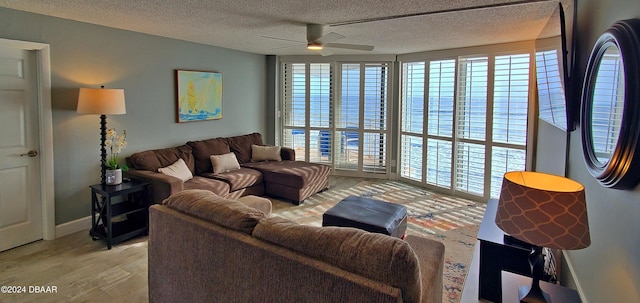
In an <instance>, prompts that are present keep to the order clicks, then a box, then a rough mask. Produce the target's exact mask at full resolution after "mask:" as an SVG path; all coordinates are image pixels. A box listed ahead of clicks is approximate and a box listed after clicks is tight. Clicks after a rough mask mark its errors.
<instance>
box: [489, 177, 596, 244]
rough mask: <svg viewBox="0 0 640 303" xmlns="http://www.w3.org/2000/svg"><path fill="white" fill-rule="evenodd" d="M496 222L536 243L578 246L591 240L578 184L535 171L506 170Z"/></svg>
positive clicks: (582, 190)
mask: <svg viewBox="0 0 640 303" xmlns="http://www.w3.org/2000/svg"><path fill="white" fill-rule="evenodd" d="M496 224H497V225H498V227H500V228H501V229H502V230H503V231H504V232H505V233H507V234H509V235H511V236H512V237H515V238H517V239H519V240H522V241H525V242H527V243H530V244H534V245H537V246H540V247H548V248H556V249H563V250H573V249H581V248H585V247H587V246H589V245H590V244H591V238H590V236H589V222H588V219H587V206H586V199H585V193H584V186H582V184H580V183H578V182H576V181H573V180H571V179H567V178H564V177H560V176H556V175H550V174H545V173H539V172H523V171H519V172H508V173H506V174H505V175H504V179H503V181H502V190H501V192H500V198H499V199H498V211H497V213H496Z"/></svg>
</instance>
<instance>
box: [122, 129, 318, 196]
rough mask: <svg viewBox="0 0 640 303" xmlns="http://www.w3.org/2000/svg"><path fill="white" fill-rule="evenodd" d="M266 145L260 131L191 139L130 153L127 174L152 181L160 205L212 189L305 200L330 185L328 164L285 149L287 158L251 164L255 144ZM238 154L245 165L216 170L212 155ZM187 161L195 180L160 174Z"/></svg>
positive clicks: (223, 193)
mask: <svg viewBox="0 0 640 303" xmlns="http://www.w3.org/2000/svg"><path fill="white" fill-rule="evenodd" d="M252 145H260V146H264V143H263V141H262V135H261V134H259V133H252V134H246V135H241V136H234V137H218V138H212V139H207V140H200V141H189V142H187V143H186V144H184V145H181V146H177V147H170V148H164V149H156V150H148V151H143V152H138V153H135V154H133V155H131V156H129V157H127V159H126V160H127V164H128V165H129V167H130V169H129V170H128V171H127V172H126V175H127V176H129V177H132V178H137V179H143V180H146V181H148V182H150V183H151V187H152V191H153V201H154V203H160V202H161V201H162V200H164V199H166V198H167V197H169V196H170V195H171V194H174V193H177V192H180V191H182V190H185V189H206V190H209V191H211V192H213V193H215V194H217V195H220V196H222V197H226V198H232V199H233V198H238V197H242V196H246V195H257V196H261V195H264V194H268V195H271V196H274V197H279V198H284V199H287V200H290V201H292V202H293V203H294V204H300V203H301V202H302V201H303V200H304V199H306V198H307V197H309V196H310V195H312V194H315V193H317V192H319V191H322V190H324V189H326V188H328V186H329V183H328V176H329V173H330V168H329V166H327V165H322V164H316V163H309V162H305V161H295V151H294V150H293V149H290V148H285V147H282V148H281V152H280V157H281V158H282V161H261V162H251V152H252V150H251V146H252ZM229 152H233V153H234V154H235V156H236V158H237V160H238V162H239V164H240V169H238V170H232V171H227V172H222V173H217V174H215V173H213V167H212V164H211V159H210V158H209V157H210V156H211V155H222V154H226V153H229ZM178 159H183V160H184V162H185V163H186V165H187V167H188V168H189V170H190V171H191V173H192V174H193V176H194V177H193V178H192V179H190V180H188V181H185V182H183V181H182V180H180V179H178V178H175V177H172V176H168V175H165V174H162V173H159V172H158V168H162V167H166V166H169V165H171V164H173V163H174V162H176V161H177V160H178Z"/></svg>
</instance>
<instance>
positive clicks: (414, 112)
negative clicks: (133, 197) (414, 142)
mask: <svg viewBox="0 0 640 303" xmlns="http://www.w3.org/2000/svg"><path fill="white" fill-rule="evenodd" d="M402 70H403V74H402V75H403V76H402V79H403V81H402V131H403V132H410V133H414V134H422V128H423V126H424V123H423V121H424V93H425V91H424V86H425V63H424V62H412V63H404V64H403V68H402Z"/></svg>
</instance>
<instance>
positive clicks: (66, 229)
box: [56, 216, 91, 238]
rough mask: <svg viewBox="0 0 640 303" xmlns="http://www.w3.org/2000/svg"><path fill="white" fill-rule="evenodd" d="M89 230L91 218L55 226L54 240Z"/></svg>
mask: <svg viewBox="0 0 640 303" xmlns="http://www.w3.org/2000/svg"><path fill="white" fill-rule="evenodd" d="M89 229H91V216H87V217H84V218H80V219H77V220H74V221H71V222H67V223H62V224H60V225H56V238H60V237H64V236H66V235H70V234H73V233H76V232H79V231H83V230H86V231H87V234H88V232H89Z"/></svg>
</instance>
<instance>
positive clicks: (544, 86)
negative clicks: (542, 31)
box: [536, 49, 567, 129]
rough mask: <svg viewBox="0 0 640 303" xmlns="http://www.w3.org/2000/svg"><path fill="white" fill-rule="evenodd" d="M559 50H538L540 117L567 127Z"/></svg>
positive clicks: (537, 72)
mask: <svg viewBox="0 0 640 303" xmlns="http://www.w3.org/2000/svg"><path fill="white" fill-rule="evenodd" d="M559 54H560V51H559V50H556V49H553V50H548V51H541V52H536V78H537V79H536V80H537V83H538V104H539V105H538V112H539V113H538V117H539V118H540V119H542V120H545V121H547V122H549V123H551V124H553V125H556V126H558V127H560V128H562V129H566V128H567V112H566V102H565V97H564V86H563V80H562V78H561V75H560V64H559V60H558V56H559Z"/></svg>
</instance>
